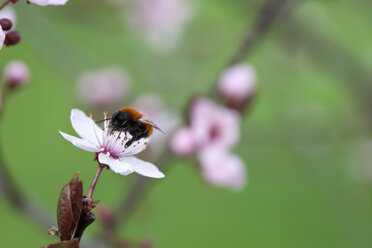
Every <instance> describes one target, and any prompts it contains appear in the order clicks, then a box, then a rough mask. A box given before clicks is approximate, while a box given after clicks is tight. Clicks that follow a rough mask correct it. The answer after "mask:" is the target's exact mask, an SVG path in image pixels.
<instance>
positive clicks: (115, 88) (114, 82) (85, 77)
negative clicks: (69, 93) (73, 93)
mask: <svg viewBox="0 0 372 248" xmlns="http://www.w3.org/2000/svg"><path fill="white" fill-rule="evenodd" d="M77 91H78V94H79V96H80V98H81V100H82V101H83V102H84V103H85V104H87V105H89V106H90V107H94V108H106V107H108V106H115V107H116V105H120V104H121V103H122V102H123V99H124V97H125V96H126V95H127V93H128V92H129V78H128V76H127V74H126V73H125V72H124V71H123V70H122V69H120V68H117V67H108V68H104V69H102V70H98V71H90V72H86V73H84V74H82V75H81V76H80V77H79V78H78V80H77Z"/></svg>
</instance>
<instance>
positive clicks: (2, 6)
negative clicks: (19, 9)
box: [0, 0, 11, 10]
mask: <svg viewBox="0 0 372 248" xmlns="http://www.w3.org/2000/svg"><path fill="white" fill-rule="evenodd" d="M10 2H11V0H6V1H5V2H3V3H2V4H1V5H0V10H2V9H3V8H4V7H5V6H6V5H7V4H8V3H10Z"/></svg>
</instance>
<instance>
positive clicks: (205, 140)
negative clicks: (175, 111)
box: [189, 98, 240, 148]
mask: <svg viewBox="0 0 372 248" xmlns="http://www.w3.org/2000/svg"><path fill="white" fill-rule="evenodd" d="M189 121H190V128H191V130H192V132H193V134H194V136H195V137H197V139H196V142H197V145H198V146H199V147H204V146H210V145H220V146H223V147H226V148H231V147H233V146H234V145H235V144H236V143H237V142H238V141H239V136H240V115H239V113H238V112H237V111H235V110H232V109H229V108H225V107H221V106H218V105H216V104H215V103H214V102H212V101H211V100H210V99H208V98H198V99H196V100H195V101H194V102H193V103H192V105H191V107H190V109H189Z"/></svg>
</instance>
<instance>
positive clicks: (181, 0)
mask: <svg viewBox="0 0 372 248" xmlns="http://www.w3.org/2000/svg"><path fill="white" fill-rule="evenodd" d="M130 14H131V24H132V26H133V28H134V29H135V30H139V31H140V32H141V33H142V34H143V35H144V36H145V38H146V40H147V42H148V43H149V44H150V45H151V46H152V47H153V48H154V49H156V50H158V51H161V52H166V51H169V50H172V49H174V48H175V47H176V46H177V44H178V43H179V40H180V38H181V36H182V35H183V32H184V27H185V25H186V24H187V23H188V22H189V21H190V20H191V17H192V8H191V6H190V2H189V1H187V0H135V3H134V8H133V10H132V11H131V12H130Z"/></svg>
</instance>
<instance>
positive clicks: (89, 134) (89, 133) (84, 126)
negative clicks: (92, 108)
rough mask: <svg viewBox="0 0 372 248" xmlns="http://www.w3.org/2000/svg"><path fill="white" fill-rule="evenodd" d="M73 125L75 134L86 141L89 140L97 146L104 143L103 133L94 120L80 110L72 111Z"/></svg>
mask: <svg viewBox="0 0 372 248" xmlns="http://www.w3.org/2000/svg"><path fill="white" fill-rule="evenodd" d="M70 119H71V124H72V127H73V128H74V130H75V132H76V133H77V134H78V135H79V136H80V137H82V138H83V139H85V140H88V141H89V142H91V143H92V144H94V145H95V146H100V144H101V143H102V134H103V131H102V129H101V128H100V127H98V126H97V124H96V123H95V122H94V121H93V120H92V118H90V117H88V116H86V115H85V114H84V112H83V111H81V110H79V109H72V110H71V117H70Z"/></svg>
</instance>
